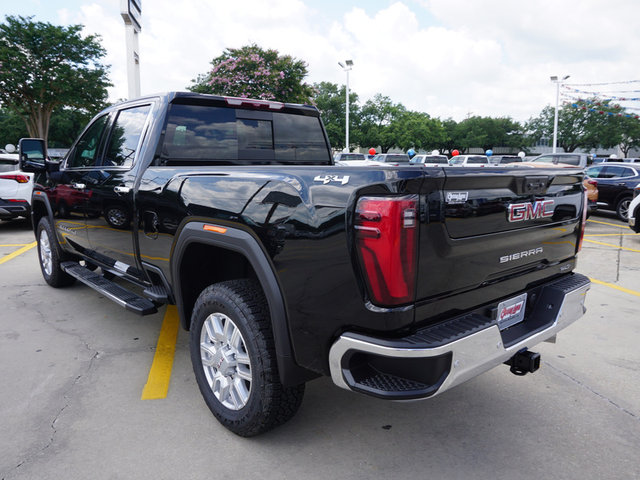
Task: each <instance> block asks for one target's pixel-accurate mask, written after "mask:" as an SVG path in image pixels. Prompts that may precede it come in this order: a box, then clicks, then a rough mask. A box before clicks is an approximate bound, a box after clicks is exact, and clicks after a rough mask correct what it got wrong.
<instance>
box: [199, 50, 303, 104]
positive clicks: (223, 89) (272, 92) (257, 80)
mask: <svg viewBox="0 0 640 480" xmlns="http://www.w3.org/2000/svg"><path fill="white" fill-rule="evenodd" d="M211 65H213V69H212V70H211V71H210V72H209V73H207V74H204V75H199V76H198V78H197V79H196V80H194V81H193V85H191V86H190V87H188V88H189V90H191V91H192V92H198V93H213V94H216V95H228V96H233V97H245V98H259V99H263V100H277V101H280V102H292V103H310V102H311V98H312V95H313V88H312V87H311V86H310V85H308V84H306V83H304V82H303V80H304V77H306V76H307V64H306V63H305V62H304V61H302V60H296V59H295V58H293V57H291V56H289V55H284V56H280V55H279V54H278V51H277V50H271V49H270V50H263V49H262V48H260V47H258V46H257V45H256V44H253V45H247V46H244V47H242V48H237V49H236V48H228V49H226V50H225V51H224V52H223V54H222V55H220V56H219V57H216V58H214V59H213V60H212V61H211Z"/></svg>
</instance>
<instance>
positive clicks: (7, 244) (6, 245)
mask: <svg viewBox="0 0 640 480" xmlns="http://www.w3.org/2000/svg"><path fill="white" fill-rule="evenodd" d="M27 245H29V244H28V243H4V244H2V245H0V247H25V246H27Z"/></svg>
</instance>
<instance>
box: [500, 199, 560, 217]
mask: <svg viewBox="0 0 640 480" xmlns="http://www.w3.org/2000/svg"><path fill="white" fill-rule="evenodd" d="M552 216H553V200H543V201H541V202H533V203H531V202H526V203H512V204H511V205H509V217H508V218H509V221H510V222H524V221H526V220H534V219H536V218H545V217H552Z"/></svg>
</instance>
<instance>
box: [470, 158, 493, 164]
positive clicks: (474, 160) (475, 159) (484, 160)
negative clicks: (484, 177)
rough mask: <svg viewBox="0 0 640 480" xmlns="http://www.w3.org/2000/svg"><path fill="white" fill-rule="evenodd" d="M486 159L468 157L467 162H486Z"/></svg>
mask: <svg viewBox="0 0 640 480" xmlns="http://www.w3.org/2000/svg"><path fill="white" fill-rule="evenodd" d="M487 162H488V160H487V159H486V158H484V157H469V159H468V160H467V163H487Z"/></svg>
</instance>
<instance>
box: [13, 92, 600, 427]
mask: <svg viewBox="0 0 640 480" xmlns="http://www.w3.org/2000/svg"><path fill="white" fill-rule="evenodd" d="M30 146H33V145H30ZM40 147H41V149H42V150H44V148H45V145H44V142H42V143H41V145H40ZM21 155H22V153H21ZM43 156H44V152H43ZM21 161H22V163H23V168H27V169H31V170H32V171H35V172H37V173H38V175H40V176H41V177H43V178H41V181H38V182H37V187H36V190H35V191H34V195H33V199H32V203H33V210H32V212H33V213H32V215H33V224H34V233H35V236H36V239H37V241H38V259H39V262H40V267H41V270H42V274H43V277H44V279H45V281H46V282H47V283H48V284H49V285H51V286H53V287H64V286H66V285H69V284H71V283H73V282H74V281H76V280H79V281H81V282H83V283H85V284H87V285H88V286H90V287H91V288H93V289H95V290H97V291H98V292H100V293H102V294H103V295H104V296H105V297H107V298H109V299H112V300H114V301H116V302H117V303H119V304H120V305H122V306H123V307H124V308H126V309H128V310H130V311H133V312H136V313H138V314H141V315H146V314H151V313H154V312H156V311H157V309H158V308H160V307H161V306H162V305H165V304H175V305H176V306H177V310H178V312H179V316H180V321H181V324H182V326H183V327H184V328H185V329H186V330H188V331H189V335H190V351H191V361H192V364H193V370H194V374H195V377H196V380H197V383H198V385H199V388H200V391H201V393H202V396H203V398H204V400H205V402H206V404H207V406H208V407H209V409H210V410H211V411H212V413H213V414H214V415H215V416H216V418H217V419H218V420H219V421H220V422H221V423H222V424H223V425H224V426H225V427H227V428H228V429H229V430H231V431H233V432H234V433H237V434H238V435H242V436H252V435H257V434H259V433H262V432H264V431H266V430H269V429H270V428H273V427H275V426H277V425H279V424H281V423H283V422H285V421H287V420H288V419H289V418H291V417H292V416H293V415H294V414H295V412H296V411H297V410H298V408H299V406H300V404H301V402H302V397H303V393H304V388H305V383H306V382H308V381H310V380H312V379H313V378H316V377H318V376H320V375H326V376H330V377H331V378H332V380H333V382H334V383H335V384H336V385H338V386H339V387H342V388H345V389H348V390H351V391H354V392H359V393H361V394H365V395H370V396H374V397H377V398H381V399H390V400H412V399H424V398H429V397H432V396H434V395H438V394H440V393H442V392H444V391H447V390H449V389H451V388H453V387H455V386H456V385H459V384H461V383H463V382H464V381H466V380H469V379H471V378H473V377H475V376H477V375H479V374H480V373H482V372H484V371H486V370H489V369H491V368H493V367H495V366H497V365H501V364H503V363H507V364H508V365H509V367H510V369H511V371H512V372H514V373H516V374H518V375H523V374H525V373H528V372H533V371H535V370H536V369H537V368H538V367H539V365H540V357H539V355H538V354H536V353H535V352H532V351H531V350H529V349H530V348H533V347H534V346H535V345H536V344H538V343H540V342H542V341H545V340H549V339H553V338H554V337H555V335H556V334H557V333H558V332H559V331H561V330H562V329H564V328H565V327H566V326H568V325H569V324H571V323H572V322H574V321H575V320H577V319H578V318H580V317H581V316H582V315H583V312H584V299H585V294H586V291H587V290H588V289H589V286H590V283H589V280H588V278H586V277H585V276H583V275H580V274H578V273H574V272H573V270H574V268H575V266H576V255H577V254H578V252H579V250H580V247H581V242H582V235H583V232H584V225H585V215H586V208H585V198H584V197H585V196H584V191H583V188H582V183H581V182H582V176H583V174H582V172H581V171H580V170H578V169H562V171H560V170H559V169H548V170H547V169H544V168H540V169H536V170H535V171H533V169H523V168H519V169H518V168H513V169H509V168H507V167H505V168H502V169H487V168H473V167H469V168H464V169H462V168H452V167H449V166H444V167H416V166H414V165H411V164H409V162H408V161H407V162H406V165H401V166H386V165H380V166H370V167H367V168H362V167H350V166H337V165H334V161H333V159H332V157H331V148H330V145H329V142H328V139H327V135H326V132H325V130H324V127H323V125H322V123H321V121H320V116H319V112H318V110H317V109H316V108H315V107H310V106H304V105H294V104H288V103H279V102H273V101H264V100H251V99H245V98H230V97H220V96H213V95H201V94H194V93H180V92H177V93H176V92H174V93H169V94H162V95H153V96H148V97H143V98H139V99H136V100H132V101H128V102H124V103H120V104H118V105H114V106H112V107H110V108H108V109H106V110H105V111H103V112H101V113H100V114H98V115H97V116H96V117H95V118H94V119H93V120H92V121H91V123H90V124H89V125H88V126H87V127H86V129H85V130H84V131H83V133H82V134H81V135H80V137H79V138H78V139H77V140H76V141H75V143H74V144H73V145H72V147H71V149H70V150H69V152H68V153H67V155H66V157H65V158H64V160H63V161H62V163H61V164H60V165H57V164H52V163H49V162H45V163H44V164H39V165H37V164H29V162H28V159H27V158H25V157H24V156H22V158H21ZM494 170H495V171H494ZM45 176H46V178H44V177H45ZM61 188H62V189H63V190H66V192H65V193H64V194H63V195H59V192H58V190H59V189H61ZM69 189H71V190H74V191H76V192H77V193H78V194H77V195H75V196H74V195H69V194H68V191H69ZM62 198H64V199H65V201H69V202H72V203H73V205H67V208H66V209H65V208H63V209H62V210H63V213H64V214H60V212H61V209H60V204H59V202H60V201H61V200H60V199H62ZM71 199H73V200H71ZM113 277H116V278H115V279H114V278H113ZM115 280H117V281H115ZM74 292H77V290H69V291H68V294H69V295H73V294H74ZM113 328H117V322H114V323H113ZM504 394H505V395H508V393H504Z"/></svg>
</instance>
